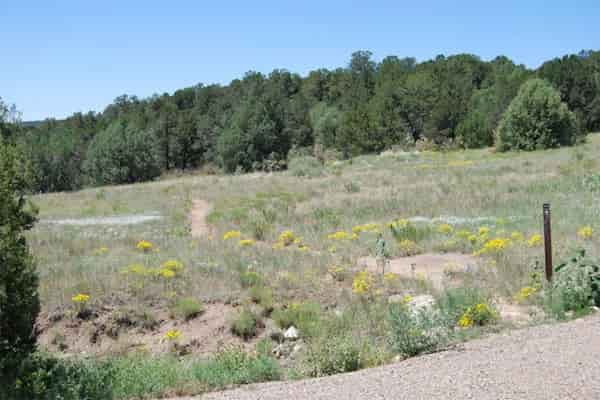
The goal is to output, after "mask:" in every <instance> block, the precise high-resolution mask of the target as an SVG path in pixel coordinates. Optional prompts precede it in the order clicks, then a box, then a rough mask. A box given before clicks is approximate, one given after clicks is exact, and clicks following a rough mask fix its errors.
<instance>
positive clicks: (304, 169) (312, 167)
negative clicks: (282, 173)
mask: <svg viewBox="0 0 600 400" xmlns="http://www.w3.org/2000/svg"><path fill="white" fill-rule="evenodd" d="M288 171H289V172H290V173H291V174H292V175H294V176H304V177H308V178H316V177H319V176H321V175H323V171H324V168H323V164H321V162H320V161H319V160H318V159H317V158H315V157H312V156H304V157H295V158H292V159H291V160H290V161H289V163H288Z"/></svg>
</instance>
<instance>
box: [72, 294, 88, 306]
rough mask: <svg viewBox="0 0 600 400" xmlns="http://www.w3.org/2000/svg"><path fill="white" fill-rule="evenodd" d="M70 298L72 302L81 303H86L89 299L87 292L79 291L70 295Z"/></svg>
mask: <svg viewBox="0 0 600 400" xmlns="http://www.w3.org/2000/svg"><path fill="white" fill-rule="evenodd" d="M71 300H72V301H73V302H74V303H79V304H83V303H87V302H88V301H89V300H90V296H89V295H87V294H83V293H79V294H77V295H75V296H73V297H71Z"/></svg>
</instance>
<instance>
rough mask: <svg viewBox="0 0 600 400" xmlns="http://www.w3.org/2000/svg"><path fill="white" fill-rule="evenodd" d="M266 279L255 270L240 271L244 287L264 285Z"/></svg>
mask: <svg viewBox="0 0 600 400" xmlns="http://www.w3.org/2000/svg"><path fill="white" fill-rule="evenodd" d="M264 283H265V279H264V278H263V276H262V275H261V274H259V273H258V272H255V271H243V272H241V273H240V285H242V287H243V288H249V287H252V286H263V285H264Z"/></svg>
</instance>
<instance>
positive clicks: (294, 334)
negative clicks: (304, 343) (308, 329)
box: [283, 326, 299, 340]
mask: <svg viewBox="0 0 600 400" xmlns="http://www.w3.org/2000/svg"><path fill="white" fill-rule="evenodd" d="M283 337H284V338H285V339H287V340H297V339H298V337H299V335H298V329H296V328H295V327H294V326H290V327H289V328H288V329H287V330H286V331H285V332H284V333H283Z"/></svg>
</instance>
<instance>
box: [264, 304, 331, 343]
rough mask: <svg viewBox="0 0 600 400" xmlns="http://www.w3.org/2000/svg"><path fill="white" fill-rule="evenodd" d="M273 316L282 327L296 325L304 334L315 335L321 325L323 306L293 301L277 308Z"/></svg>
mask: <svg viewBox="0 0 600 400" xmlns="http://www.w3.org/2000/svg"><path fill="white" fill-rule="evenodd" d="M271 317H272V318H273V320H274V321H275V323H276V324H277V325H278V326H279V327H280V328H282V329H287V328H289V327H290V326H294V327H296V328H297V329H298V330H299V331H300V334H302V335H303V336H314V335H315V334H316V333H318V331H319V327H320V322H321V306H319V304H317V303H311V302H305V303H293V304H290V305H288V306H287V307H286V308H280V309H277V310H275V311H274V312H273V315H272V316H271Z"/></svg>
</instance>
